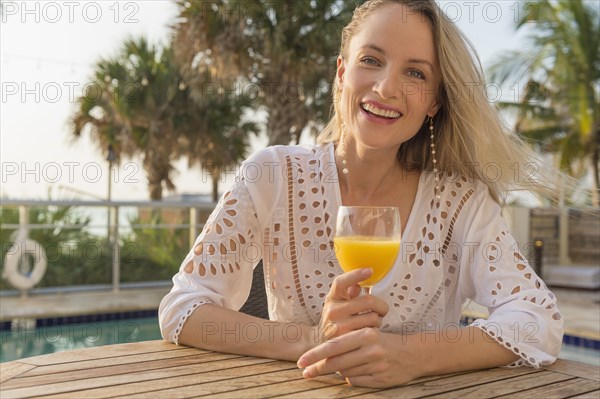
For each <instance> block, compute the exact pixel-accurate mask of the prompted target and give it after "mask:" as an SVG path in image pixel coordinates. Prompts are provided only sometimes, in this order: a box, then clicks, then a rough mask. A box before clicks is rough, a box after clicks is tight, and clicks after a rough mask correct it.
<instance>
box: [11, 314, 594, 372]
mask: <svg viewBox="0 0 600 399" xmlns="http://www.w3.org/2000/svg"><path fill="white" fill-rule="evenodd" d="M39 324H40V323H39V321H38V326H36V324H35V321H34V322H33V323H29V325H28V323H27V322H16V323H13V325H12V326H11V328H10V329H8V328H7V329H3V330H0V349H1V350H0V363H2V362H8V361H11V360H17V359H22V358H25V357H30V356H38V355H45V354H48V353H55V352H61V351H66V350H72V349H81V348H88V347H94V346H102V345H112V344H120V343H127V342H139V341H149V340H154V339H161V336H160V331H159V328H158V318H157V317H156V316H152V317H141V318H135V317H134V318H128V319H120V320H119V319H115V320H108V321H98V322H82V323H77V322H76V323H63V324H59V323H47V324H51V325H46V326H39ZM42 324H43V323H42ZM565 341H568V342H570V341H569V337H566V339H565ZM571 341H572V340H571ZM558 357H559V358H561V359H569V360H575V361H578V362H583V363H587V364H592V365H595V366H600V350H597V349H593V348H589V347H584V346H579V345H573V344H570V343H563V346H562V349H561V352H560V355H559V356H558Z"/></svg>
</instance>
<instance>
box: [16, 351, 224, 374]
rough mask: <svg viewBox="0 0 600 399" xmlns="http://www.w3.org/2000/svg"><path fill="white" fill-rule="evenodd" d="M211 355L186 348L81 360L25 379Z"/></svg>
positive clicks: (37, 370)
mask: <svg viewBox="0 0 600 399" xmlns="http://www.w3.org/2000/svg"><path fill="white" fill-rule="evenodd" d="M208 353H212V352H209V351H203V350H201V349H194V348H186V349H180V350H171V351H161V352H153V353H142V354H134V355H129V356H119V357H110V358H103V359H95V360H82V361H79V362H70V363H61V364H51V365H47V366H38V367H37V368H35V369H34V370H31V371H29V372H27V377H32V376H36V375H45V374H52V373H64V372H68V371H81V370H86V369H88V370H89V369H96V368H101V367H109V366H110V367H112V366H118V365H123V364H134V363H141V362H145V361H150V360H152V361H157V360H161V361H162V360H167V359H174V358H180V357H187V356H194V355H200V354H208Z"/></svg>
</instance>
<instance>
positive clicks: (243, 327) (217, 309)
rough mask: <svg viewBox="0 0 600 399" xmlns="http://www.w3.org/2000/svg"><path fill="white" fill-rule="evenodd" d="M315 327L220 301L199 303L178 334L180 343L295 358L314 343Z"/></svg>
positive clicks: (223, 350) (233, 351) (315, 342)
mask: <svg viewBox="0 0 600 399" xmlns="http://www.w3.org/2000/svg"><path fill="white" fill-rule="evenodd" d="M317 338H318V334H317V333H316V331H315V329H314V328H311V327H309V326H306V325H302V324H297V323H281V322H276V321H269V320H264V319H260V318H258V317H254V316H250V315H247V314H244V313H240V312H236V311H234V310H230V309H226V308H223V307H221V306H217V305H203V306H200V307H198V308H197V309H196V310H195V311H194V313H192V314H191V315H190V317H189V318H188V319H187V321H186V323H185V325H184V326H183V328H182V330H181V333H180V334H179V343H180V344H183V345H188V346H194V347H197V348H202V349H207V350H215V351H219V352H227V353H235V354H239V355H248V356H257V357H266V358H271V359H280V360H289V361H296V360H298V358H299V357H300V356H301V355H302V354H303V353H304V352H306V351H307V350H309V349H310V348H312V347H314V346H315V345H316V344H317V343H318V342H317Z"/></svg>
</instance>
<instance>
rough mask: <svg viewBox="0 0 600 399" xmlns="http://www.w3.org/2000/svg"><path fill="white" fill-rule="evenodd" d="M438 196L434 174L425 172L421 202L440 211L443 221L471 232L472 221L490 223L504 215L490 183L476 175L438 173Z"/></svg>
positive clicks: (434, 210) (433, 212)
mask: <svg viewBox="0 0 600 399" xmlns="http://www.w3.org/2000/svg"><path fill="white" fill-rule="evenodd" d="M438 177H439V181H438V183H437V186H438V194H439V199H436V198H435V186H436V180H435V174H433V173H432V172H423V173H422V177H421V179H422V180H421V184H422V185H423V188H422V190H421V195H422V196H423V197H422V201H420V202H421V203H422V204H423V205H424V206H426V207H427V208H429V209H430V211H429V212H430V213H431V214H432V215H437V214H439V216H440V218H441V219H442V222H443V224H449V227H451V228H453V229H454V230H455V232H456V229H457V228H459V230H461V231H462V230H463V229H464V230H465V231H468V230H470V229H471V228H472V227H473V224H479V223H484V224H485V223H491V222H492V221H494V220H496V219H497V218H501V207H500V205H499V204H498V203H497V202H496V201H495V200H494V198H493V197H492V195H491V194H490V190H489V187H488V185H487V184H486V183H485V182H483V181H481V180H480V179H477V178H475V177H469V176H463V175H460V174H457V173H455V172H443V173H440V174H438Z"/></svg>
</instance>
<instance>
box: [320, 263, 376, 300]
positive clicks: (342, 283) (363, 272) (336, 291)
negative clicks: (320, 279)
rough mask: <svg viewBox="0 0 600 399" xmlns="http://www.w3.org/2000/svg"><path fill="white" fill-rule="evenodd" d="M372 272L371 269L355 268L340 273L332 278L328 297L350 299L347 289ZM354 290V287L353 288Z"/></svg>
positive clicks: (366, 277) (369, 275) (363, 279)
mask: <svg viewBox="0 0 600 399" xmlns="http://www.w3.org/2000/svg"><path fill="white" fill-rule="evenodd" d="M372 274H373V269H371V268H367V269H356V270H353V271H351V272H348V273H342V274H340V275H339V276H337V277H336V278H335V279H334V280H333V284H332V286H331V290H330V291H329V295H328V299H334V300H335V299H351V297H350V296H349V289H350V287H352V286H355V285H357V284H358V283H360V282H361V281H365V280H366V279H368V278H369V277H371V275H372ZM354 290H356V289H354Z"/></svg>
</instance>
